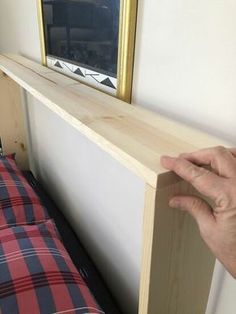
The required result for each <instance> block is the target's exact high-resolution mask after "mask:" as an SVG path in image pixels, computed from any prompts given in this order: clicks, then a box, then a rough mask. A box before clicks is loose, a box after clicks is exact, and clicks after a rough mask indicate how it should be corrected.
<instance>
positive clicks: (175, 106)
mask: <svg viewBox="0 0 236 314" xmlns="http://www.w3.org/2000/svg"><path fill="white" fill-rule="evenodd" d="M35 2H36V1H33V0H17V1H16V0H1V1H0V50H2V51H10V50H11V51H20V52H22V53H23V54H24V55H27V56H31V57H32V58H33V59H38V60H39V59H40V49H39V41H38V30H37V19H36V11H35V8H36V6H35ZM15 6H17V7H16V9H15V11H14V12H12V11H11V9H12V8H14V7H15ZM235 17H236V2H235V1H233V0H208V1H205V0H139V17H138V30H137V45H136V58H135V71H134V90H133V100H134V102H135V103H138V104H140V105H143V106H146V107H149V108H151V109H153V110H158V111H159V112H162V113H165V114H167V115H169V116H171V117H174V118H176V119H179V120H182V121H185V122H187V123H189V124H192V125H196V126H199V127H200V128H203V129H205V130H208V131H209V132H212V133H213V134H216V135H219V136H220V137H224V138H225V139H228V140H231V141H232V142H234V143H235V136H234V134H235V133H236V123H235V117H236V104H235V101H236V97H235V96H236V86H235V85H236V61H235V60H236V58H235V56H236V53H235V52H236V36H235V29H236V18H235ZM11 21H13V22H14V23H13V26H14V27H12V29H11V31H10V32H9V31H8V32H7V31H6V25H9V22H11ZM31 108H32V110H33V112H32V111H31V112H30V125H31V128H32V130H33V129H35V127H36V126H37V128H36V129H35V132H34V133H33V141H34V143H35V145H34V146H33V152H34V155H35V157H37V160H38V163H37V164H36V165H35V167H36V169H38V172H39V174H40V173H41V175H44V177H46V178H47V184H48V185H50V190H51V191H53V192H55V193H56V195H57V197H58V199H59V200H60V201H63V200H62V199H61V196H60V192H61V190H62V189H63V193H65V192H66V194H65V195H66V196H65V197H66V200H68V198H69V197H70V194H67V193H69V191H70V187H71V185H73V184H78V186H79V187H80V188H81V187H82V188H83V189H84V188H85V187H86V189H87V188H88V186H86V185H84V186H83V182H82V181H81V180H79V179H78V178H77V176H78V177H79V176H80V173H83V171H84V169H81V168H80V165H79V164H78V167H79V168H78V173H76V175H75V176H76V178H75V176H73V181H72V183H71V182H69V183H68V185H66V186H67V188H66V191H65V189H64V188H65V186H64V184H62V174H61V173H60V172H58V165H59V164H60V165H61V166H62V169H63V170H66V171H69V172H71V169H73V167H71V168H70V167H69V168H68V165H65V161H64V159H63V155H60V154H59V151H60V147H59V144H60V143H61V145H63V143H66V153H67V155H68V154H75V151H77V149H78V152H79V151H80V150H79V148H80V149H81V147H85V148H86V149H85V151H88V152H89V151H91V150H92V151H93V149H94V148H92V146H90V144H89V143H85V142H86V141H85V140H84V139H82V138H77V135H76V136H75V133H74V132H75V131H73V130H70V129H68V128H67V127H66V126H65V125H63V122H62V121H59V120H58V121H57V122H56V125H55V128H56V129H57V131H58V133H57V132H56V133H55V135H54V137H55V139H56V138H57V139H58V137H59V139H58V140H57V141H56V143H52V140H51V141H50V143H47V141H46V140H45V141H44V142H43V141H42V140H41V134H40V133H41V132H43V133H42V134H43V138H44V139H46V134H45V129H46V130H47V129H48V130H50V128H49V127H50V125H51V122H52V120H51V119H54V118H53V117H52V116H51V115H50V113H47V112H45V111H44V109H43V108H42V107H41V106H40V104H36V103H34V102H33V106H31ZM42 119H43V120H44V119H45V120H44V121H45V124H44V126H45V129H44V130H41V129H40V125H39V123H40V121H41V122H42ZM54 122H55V121H54ZM64 131H65V132H64ZM64 134H66V135H64ZM193 140H194V139H193ZM36 143H37V144H36ZM82 143H83V144H82ZM51 145H52V147H51ZM80 145H82V146H80ZM83 145H84V146H83ZM55 146H56V147H55ZM55 152H58V153H57V154H56V158H57V159H56V162H57V164H54V165H53V159H52V154H55ZM82 152H83V151H82ZM61 153H62V154H63V151H61ZM45 156H46V157H47V159H45ZM94 156H96V158H95V159H96V164H97V163H98V164H99V165H100V166H101V167H102V169H104V167H105V168H106V165H109V169H110V170H112V169H113V170H112V171H113V174H114V177H115V178H116V179H117V184H118V183H119V185H118V187H117V188H118V191H122V186H120V181H118V180H120V179H122V178H126V179H127V180H131V181H132V180H133V179H134V177H133V176H132V175H131V174H128V173H125V170H124V169H123V170H122V171H121V174H120V176H119V175H118V173H117V170H118V169H119V166H118V165H113V163H109V161H108V160H107V156H106V154H104V153H102V152H98V151H96V152H94ZM48 158H49V159H48ZM73 158H74V159H73V161H74V162H76V160H75V157H74V156H73ZM97 158H98V160H97ZM48 161H49V163H50V170H49V169H48V168H47V162H48ZM84 162H85V160H84V159H83V163H84ZM84 165H85V164H84ZM108 172H109V170H108ZM114 172H115V173H114ZM128 177H129V179H128ZM82 178H83V175H82ZM107 178H108V177H107ZM98 180H99V179H98ZM131 181H127V182H131ZM135 182H136V183H135ZM113 183H114V182H113ZM133 183H134V184H136V185H135V186H136V188H137V191H138V189H141V184H140V182H139V181H136V179H135V180H134V181H133ZM57 184H58V185H59V186H57ZM106 188H107V185H106V184H105V190H106ZM139 191H140V190H139ZM113 192H114V191H113ZM86 193H87V192H86ZM132 193H134V191H132ZM75 194H76V187H75V188H74V189H73V192H72V195H73V197H76V195H75ZM88 195H90V194H88ZM132 195H133V194H132ZM85 196H86V194H85ZM97 197H99V195H97ZM114 197H115V196H114V195H111V199H110V201H112V199H113V200H114ZM85 198H86V197H84V198H83V200H81V202H83V201H84V199H85ZM129 201H131V204H133V205H134V204H135V203H134V200H133V196H132V197H131V199H129ZM132 202H133V203H132ZM138 202H139V204H140V203H141V200H139V201H138ZM91 203H92V200H89V203H86V206H87V204H89V205H90V204H91ZM63 204H65V200H64V203H63ZM108 204H110V203H109V202H108ZM74 206H75V204H73V203H72V204H70V206H69V207H68V215H69V216H71V215H72V210H73V209H74V208H75V207H74ZM86 206H85V207H83V208H84V209H85V208H87V207H86ZM92 206H94V205H92ZM120 206H121V207H122V205H120ZM105 208H106V210H107V207H106V206H105ZM133 208H134V207H133ZM130 217H132V213H131V216H130ZM135 219H137V217H136V218H135ZM121 222H122V223H123V226H124V221H123V220H122V219H121ZM136 231H137V230H136ZM130 258H131V259H132V257H130ZM235 295H236V283H235V281H234V280H233V279H232V278H231V277H230V276H229V275H228V274H226V272H224V271H223V270H222V267H221V266H220V265H219V264H217V267H216V271H215V277H214V282H213V286H212V291H211V297H210V302H209V306H208V311H207V314H222V313H224V314H234V313H235Z"/></svg>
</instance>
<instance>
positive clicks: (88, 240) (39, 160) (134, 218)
mask: <svg viewBox="0 0 236 314" xmlns="http://www.w3.org/2000/svg"><path fill="white" fill-rule="evenodd" d="M28 103H29V104H30V105H29V106H28V111H29V116H30V131H31V137H32V140H33V142H32V143H31V144H32V146H31V147H32V151H33V156H35V165H34V169H35V171H36V173H37V174H38V176H39V179H40V181H41V182H43V184H44V186H45V187H46V188H47V190H48V191H49V192H50V194H51V195H53V197H54V199H55V200H56V202H57V203H58V205H59V206H60V208H61V209H62V210H63V211H64V213H65V215H66V216H67V217H68V218H69V221H70V222H71V223H72V224H73V226H74V228H75V230H76V232H77V234H78V235H79V237H80V239H81V240H82V243H83V244H84V245H85V247H86V248H87V249H88V252H89V253H90V255H91V256H92V258H93V260H94V261H95V262H96V264H97V266H98V267H99V269H100V270H101V272H102V274H103V276H104V278H105V280H106V281H107V283H108V284H109V287H111V289H112V291H113V293H114V294H115V295H116V297H117V298H118V301H119V302H120V304H122V306H123V310H124V313H136V310H137V304H138V290H139V273H140V257H141V256H140V255H141V233H142V214H143V207H144V188H145V187H144V182H142V181H141V179H139V178H138V177H137V176H136V175H134V174H133V173H131V172H130V171H128V170H127V169H126V168H124V167H123V166H122V165H120V164H119V163H118V162H117V161H115V160H114V159H113V158H112V157H111V156H109V155H108V154H106V153H104V152H103V151H102V150H101V149H100V148H98V147H97V146H96V145H95V144H93V143H91V142H89V140H88V139H86V138H85V137H84V136H83V135H80V134H79V132H78V131H77V130H75V129H74V128H73V127H71V126H69V125H68V124H67V123H66V122H65V121H64V120H62V119H61V118H59V117H58V116H56V115H55V114H53V113H52V112H51V111H50V110H49V109H47V108H46V107H45V106H42V105H41V104H40V103H39V102H38V101H37V100H36V99H34V98H33V97H32V96H30V95H28Z"/></svg>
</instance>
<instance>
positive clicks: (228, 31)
mask: <svg viewBox="0 0 236 314" xmlns="http://www.w3.org/2000/svg"><path fill="white" fill-rule="evenodd" d="M235 30H236V1H234V0H208V1H206V0H139V16H138V29H137V43H136V56H135V71H134V87H133V101H134V103H137V104H139V105H142V106H145V107H147V108H150V109H152V110H155V111H158V112H160V113H163V114H165V115H168V116H170V117H172V118H174V119H178V120H180V121H183V122H185V123H188V124H190V125H194V126H197V127H199V128H201V129H203V130H206V131H208V132H210V133H212V134H214V135H217V136H219V137H222V138H225V139H226V140H229V141H231V142H232V143H234V145H236V122H235V121H236V36H235ZM193 141H194V139H193ZM235 295H236V281H235V280H234V279H233V278H232V277H231V276H230V275H229V274H228V273H226V272H225V271H224V270H223V268H222V266H221V265H220V264H219V263H217V265H216V269H215V275H214V280H213V284H212V289H211V295H210V298H209V304H208V309H207V314H235V313H236V303H235Z"/></svg>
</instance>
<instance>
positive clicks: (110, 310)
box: [24, 171, 121, 314]
mask: <svg viewBox="0 0 236 314" xmlns="http://www.w3.org/2000/svg"><path fill="white" fill-rule="evenodd" d="M24 176H25V178H26V179H27V181H28V183H29V184H30V185H31V187H32V188H33V189H34V191H35V193H36V194H37V195H38V196H39V198H40V200H41V202H42V203H43V205H44V206H45V207H46V208H47V211H48V214H49V216H50V217H51V218H53V220H54V221H55V223H56V226H57V229H58V230H59V233H60V236H61V237H62V241H63V244H64V246H65V248H66V250H67V252H68V253H69V255H70V257H71V259H72V261H73V263H74V265H75V266H76V268H77V270H78V271H79V273H80V275H81V276H82V278H83V279H84V281H85V282H86V284H87V286H88V287H89V289H90V291H91V292H92V294H93V295H94V296H95V298H96V300H97V302H98V304H99V305H100V306H101V308H102V309H103V311H104V312H105V313H107V314H121V311H120V309H119V307H118V306H117V304H116V302H115V300H114V298H113V297H112V294H111V292H110V291H109V289H108V287H107V286H106V283H105V282H104V280H103V278H102V277H101V275H100V273H99V271H98V269H97V268H96V266H95V264H94V263H93V261H92V260H91V258H90V256H89V255H88V252H87V251H86V248H85V247H84V246H83V245H82V243H81V242H80V240H79V239H78V237H77V235H76V233H75V232H74V230H73V229H72V228H71V226H70V224H69V222H68V221H67V219H66V217H65V216H64V215H63V213H62V212H61V211H60V209H59V208H58V207H57V206H56V204H55V202H54V201H53V200H52V199H51V198H50V197H49V195H48V194H47V193H46V191H45V190H44V189H43V187H42V186H41V185H40V183H39V182H38V181H37V180H36V179H35V178H34V176H33V174H32V173H31V172H30V171H25V172H24Z"/></svg>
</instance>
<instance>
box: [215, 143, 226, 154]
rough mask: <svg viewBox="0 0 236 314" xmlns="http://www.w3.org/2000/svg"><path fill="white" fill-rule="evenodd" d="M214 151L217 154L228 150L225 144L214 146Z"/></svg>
mask: <svg viewBox="0 0 236 314" xmlns="http://www.w3.org/2000/svg"><path fill="white" fill-rule="evenodd" d="M213 150H214V153H215V154H217V155H223V154H225V153H226V152H227V150H226V148H225V147H224V146H220V145H219V146H216V147H214V149H213Z"/></svg>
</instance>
